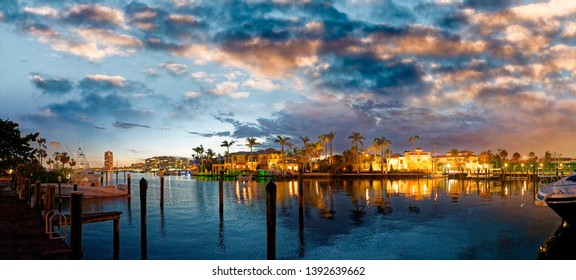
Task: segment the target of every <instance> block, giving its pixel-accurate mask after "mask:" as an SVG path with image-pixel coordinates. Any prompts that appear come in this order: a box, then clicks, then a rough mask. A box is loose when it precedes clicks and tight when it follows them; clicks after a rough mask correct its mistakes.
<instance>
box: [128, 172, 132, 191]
mask: <svg viewBox="0 0 576 280" xmlns="http://www.w3.org/2000/svg"><path fill="white" fill-rule="evenodd" d="M131 189H132V176H131V174H130V173H128V195H130V193H131V192H132V190H131Z"/></svg>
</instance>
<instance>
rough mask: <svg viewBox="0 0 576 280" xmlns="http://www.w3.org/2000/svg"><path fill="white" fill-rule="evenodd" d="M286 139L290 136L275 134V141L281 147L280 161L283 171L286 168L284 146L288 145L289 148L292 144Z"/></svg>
mask: <svg viewBox="0 0 576 280" xmlns="http://www.w3.org/2000/svg"><path fill="white" fill-rule="evenodd" d="M288 141H290V137H282V136H280V135H278V136H276V140H274V142H275V143H280V146H281V147H282V148H281V149H280V160H281V161H282V171H284V169H285V168H286V163H285V162H284V146H288V147H290V148H292V146H294V145H293V144H292V143H290V142H288Z"/></svg>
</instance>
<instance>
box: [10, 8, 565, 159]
mask: <svg viewBox="0 0 576 280" xmlns="http://www.w3.org/2000/svg"><path fill="white" fill-rule="evenodd" d="M575 77H576V1H572V0H565V1H561V0H551V1H528V0H486V1H480V0H421V1H416V0H383V1H370V0H365V1H362V0H334V1H312V0H310V1H286V0H277V1H259V0H246V1H213V0H207V1H193V0H174V1H91V0H79V1H48V0H28V1H16V0H3V1H2V5H0V101H1V102H0V118H1V119H10V120H12V121H15V122H18V123H19V125H20V129H21V131H22V132H23V133H30V132H37V131H38V132H40V135H41V137H43V138H46V140H47V142H48V143H49V145H48V146H49V147H48V153H49V155H50V156H51V155H52V154H53V153H54V152H56V151H58V152H68V153H70V154H75V152H76V150H77V149H78V148H83V149H84V151H85V154H86V156H87V158H88V160H89V161H90V163H91V165H92V166H102V165H103V161H104V152H105V151H108V150H109V151H112V152H113V153H114V158H115V161H116V162H117V163H118V164H119V165H128V164H130V163H136V162H143V160H144V159H145V158H148V157H153V156H161V155H168V156H180V157H188V158H191V157H192V154H194V152H193V150H192V149H193V148H195V147H198V146H200V145H202V146H203V147H204V148H205V149H208V148H211V149H212V150H214V151H215V152H216V153H221V154H224V152H225V151H226V149H225V148H224V147H221V143H222V142H223V141H224V140H227V141H235V144H234V145H233V146H232V147H231V148H230V151H231V152H236V151H248V150H249V149H248V147H247V146H246V138H247V137H255V138H257V139H258V142H260V143H261V146H260V147H259V148H267V147H272V148H276V149H279V148H280V146H279V144H277V143H274V141H273V140H274V139H275V138H276V136H277V135H281V136H283V137H289V138H291V141H290V142H291V143H293V144H294V145H295V146H297V147H302V141H301V140H300V137H304V136H308V137H309V138H310V139H311V140H312V141H316V140H318V136H319V135H322V134H326V133H329V132H334V133H335V134H336V135H335V139H334V144H333V145H334V152H335V153H342V152H343V151H344V150H345V149H349V148H350V147H351V140H350V139H349V138H348V137H349V136H350V135H352V133H353V132H360V133H361V134H362V135H363V136H364V137H365V140H364V141H363V142H364V145H365V146H368V145H370V144H371V142H372V140H373V139H374V138H376V137H386V138H387V139H390V140H391V141H392V146H391V147H390V148H391V150H392V152H398V153H402V152H403V151H405V150H411V149H413V143H411V142H409V141H408V139H409V138H410V137H413V136H418V137H419V140H418V141H417V142H416V143H415V145H416V146H418V147H421V148H423V149H424V150H425V151H432V150H433V148H434V145H436V147H437V152H438V153H439V154H443V153H446V152H448V151H450V150H451V149H453V148H456V149H459V150H470V151H474V152H476V153H480V152H482V151H485V150H492V151H497V150H498V149H506V150H507V151H508V153H509V154H510V155H512V153H514V152H519V153H520V154H521V155H523V156H527V155H528V153H529V152H535V153H536V155H537V156H543V154H544V152H546V151H550V152H554V153H558V154H560V155H562V156H564V157H575V156H576V146H575V145H574V140H575V139H576V131H575V129H574V128H575V127H576V126H575V124H576V79H574V78H575Z"/></svg>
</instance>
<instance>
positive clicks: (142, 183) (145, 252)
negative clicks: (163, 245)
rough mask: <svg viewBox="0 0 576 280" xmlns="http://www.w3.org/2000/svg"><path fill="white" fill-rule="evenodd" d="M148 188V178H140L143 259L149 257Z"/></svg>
mask: <svg viewBox="0 0 576 280" xmlns="http://www.w3.org/2000/svg"><path fill="white" fill-rule="evenodd" d="M147 190H148V182H147V181H146V179H144V178H142V179H140V245H141V247H140V248H141V256H142V259H143V260H146V259H148V240H147V232H146V224H147V218H146V191H147Z"/></svg>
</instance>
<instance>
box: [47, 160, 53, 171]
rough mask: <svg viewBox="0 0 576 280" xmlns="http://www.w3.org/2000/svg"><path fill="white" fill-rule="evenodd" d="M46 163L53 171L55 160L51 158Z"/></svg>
mask: <svg viewBox="0 0 576 280" xmlns="http://www.w3.org/2000/svg"><path fill="white" fill-rule="evenodd" d="M46 163H47V164H48V165H49V166H50V171H52V164H54V160H53V159H52V158H49V159H48V160H47V161H46Z"/></svg>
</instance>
